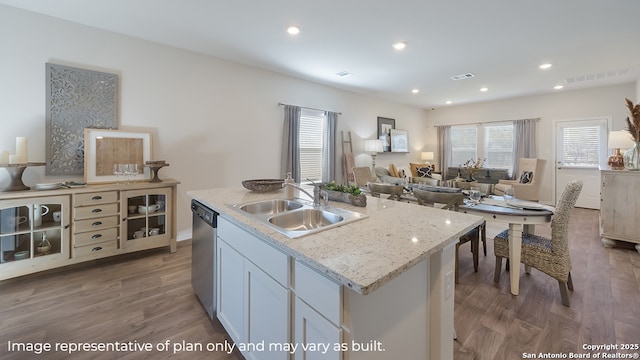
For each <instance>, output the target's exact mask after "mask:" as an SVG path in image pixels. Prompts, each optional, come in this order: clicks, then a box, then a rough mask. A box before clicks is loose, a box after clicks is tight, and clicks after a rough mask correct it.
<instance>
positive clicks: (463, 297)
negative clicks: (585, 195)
mask: <svg viewBox="0 0 640 360" xmlns="http://www.w3.org/2000/svg"><path fill="white" fill-rule="evenodd" d="M502 228H503V226H501V225H499V224H489V226H488V234H489V236H490V237H489V239H490V238H491V237H492V236H493V235H494V234H496V233H497V232H499V231H500V230H501V229H502ZM536 233H539V234H543V235H544V234H547V235H548V234H549V233H550V230H549V229H548V227H541V226H539V227H537V228H536ZM570 233H571V236H570V246H571V255H572V260H573V271H572V275H573V281H574V285H575V291H574V292H570V293H569V296H570V300H571V307H570V308H567V307H564V306H562V304H561V302H560V293H559V290H558V285H557V282H556V281H554V280H552V279H551V278H549V277H548V276H546V275H544V274H542V273H539V272H536V271H535V270H533V271H532V273H531V274H530V275H525V274H524V271H522V272H521V273H522V275H521V279H520V295H519V296H517V297H515V296H512V295H511V294H510V293H509V276H508V274H506V273H503V276H502V280H501V282H500V283H499V284H495V283H494V282H493V268H494V264H495V257H494V256H493V247H492V241H491V240H489V241H488V243H487V246H488V249H487V250H488V254H487V256H486V257H485V256H482V255H481V256H480V269H479V272H478V273H474V272H473V266H472V260H471V255H470V252H469V245H467V244H465V245H463V246H462V247H461V248H460V254H461V259H460V264H461V265H460V266H461V268H460V283H459V284H458V285H457V286H456V294H455V302H456V305H455V328H456V331H457V335H458V341H456V342H455V343H454V344H455V345H454V346H455V359H457V360H466V359H522V358H523V356H522V353H536V354H538V353H540V352H544V353H546V352H551V353H568V352H574V353H585V352H586V351H583V350H581V349H582V346H583V344H606V343H612V344H615V343H618V344H619V343H632V344H633V343H635V344H637V343H639V342H640V254H638V253H637V252H636V251H635V250H633V249H632V248H631V247H629V246H627V247H626V248H616V249H605V248H603V247H602V245H601V244H600V240H599V237H598V213H597V212H596V211H593V210H584V209H576V210H575V211H574V214H573V216H572V223H571V231H570ZM190 262H191V244H190V242H189V241H183V242H180V243H179V246H178V252H177V253H175V254H170V253H169V252H168V251H167V250H158V251H149V252H145V253H142V254H132V255H127V256H123V257H118V258H115V259H109V260H102V261H96V262H92V263H90V264H83V265H79V266H73V267H71V268H68V269H64V270H61V271H55V272H46V273H43V274H36V275H29V276H25V277H21V278H18V279H12V280H7V281H3V282H0V359H3V360H4V359H7V360H12V359H35V358H42V359H44V358H46V359H47V360H51V359H189V360H191V359H205V358H206V359H214V360H216V359H242V356H241V355H239V354H238V353H237V352H234V353H232V354H230V355H229V354H226V353H225V352H224V351H214V352H207V351H206V350H204V349H205V346H206V345H207V344H209V343H210V344H216V343H218V344H224V343H225V341H227V342H230V339H229V338H228V336H227V334H226V333H225V332H224V330H223V329H222V327H221V325H220V324H219V323H218V322H217V321H211V320H209V319H208V318H207V317H206V313H205V312H204V310H203V309H202V307H201V306H200V304H199V302H198V300H197V299H196V297H195V296H194V295H193V292H192V289H191V283H190V277H191V265H190V264H191V263H190ZM503 271H504V270H503ZM167 340H168V341H169V342H170V346H169V349H168V350H167V351H158V350H155V349H154V350H153V351H150V352H144V351H137V352H127V351H123V352H109V353H101V352H77V353H74V354H72V355H71V356H69V355H68V354H67V353H62V352H49V353H47V354H46V356H40V357H38V356H36V355H33V353H25V352H16V351H13V352H11V351H9V349H8V342H9V341H11V342H13V343H37V342H47V343H51V344H54V343H56V342H58V343H68V342H76V343H78V342H93V343H113V342H116V341H118V342H134V341H137V342H138V344H144V343H150V344H152V346H154V347H155V346H156V345H157V344H159V343H162V344H164V343H165V342H166V341H167ZM183 341H185V342H187V343H190V344H194V343H195V344H202V346H203V351H192V352H186V351H184V352H179V353H177V354H173V343H176V344H181V343H182V342H183Z"/></svg>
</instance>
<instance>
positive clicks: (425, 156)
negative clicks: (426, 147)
mask: <svg viewBox="0 0 640 360" xmlns="http://www.w3.org/2000/svg"><path fill="white" fill-rule="evenodd" d="M420 159H421V160H424V161H429V160H433V151H423V152H421V153H420Z"/></svg>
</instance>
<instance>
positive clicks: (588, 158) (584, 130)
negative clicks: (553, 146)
mask: <svg viewBox="0 0 640 360" xmlns="http://www.w3.org/2000/svg"><path fill="white" fill-rule="evenodd" d="M559 130H560V136H559V139H558V142H559V143H558V148H559V151H558V154H559V157H560V159H559V161H560V165H562V166H564V167H588V168H597V167H598V164H600V163H601V162H602V161H603V160H602V159H605V158H606V146H605V145H604V144H606V141H607V140H606V135H607V127H606V122H603V123H602V124H598V123H596V122H591V124H589V123H588V122H583V123H582V124H576V123H573V124H571V123H569V124H566V125H563V126H561V127H560V128H559Z"/></svg>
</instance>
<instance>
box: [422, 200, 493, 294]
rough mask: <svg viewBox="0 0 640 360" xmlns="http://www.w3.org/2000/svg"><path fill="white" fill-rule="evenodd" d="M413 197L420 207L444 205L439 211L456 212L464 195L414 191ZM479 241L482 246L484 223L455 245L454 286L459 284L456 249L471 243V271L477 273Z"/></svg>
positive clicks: (484, 233) (484, 239) (484, 241)
mask: <svg viewBox="0 0 640 360" xmlns="http://www.w3.org/2000/svg"><path fill="white" fill-rule="evenodd" d="M413 195H414V196H415V198H416V199H417V200H418V204H420V205H424V206H433V207H436V204H444V206H442V207H441V208H440V209H445V210H454V211H458V206H459V205H462V204H464V194H462V193H461V192H457V193H445V192H435V191H428V190H420V189H414V190H413ZM480 239H482V242H483V244H486V222H483V223H482V224H481V225H479V226H477V227H475V228H474V229H472V230H471V231H469V232H468V233H466V234H464V235H462V236H461V237H460V239H459V241H458V242H457V243H456V264H455V268H456V274H455V277H456V284H458V283H459V274H458V273H459V271H458V249H459V248H460V245H462V244H465V243H468V242H470V243H471V253H472V255H473V270H474V271H475V272H478V252H479V247H480ZM485 255H486V252H485Z"/></svg>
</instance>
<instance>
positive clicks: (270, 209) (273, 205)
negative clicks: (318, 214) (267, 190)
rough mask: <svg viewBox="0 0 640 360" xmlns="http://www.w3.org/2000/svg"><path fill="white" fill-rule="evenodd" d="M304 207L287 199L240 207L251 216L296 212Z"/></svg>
mask: <svg viewBox="0 0 640 360" xmlns="http://www.w3.org/2000/svg"><path fill="white" fill-rule="evenodd" d="M302 206H303V205H302V204H301V203H299V202H295V201H291V200H285V199H273V200H267V201H261V202H256V203H250V204H245V205H242V206H240V210H242V211H245V212H248V213H249V214H265V215H271V214H278V213H281V212H284V211H289V210H295V209H299V208H301V207H302Z"/></svg>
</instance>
